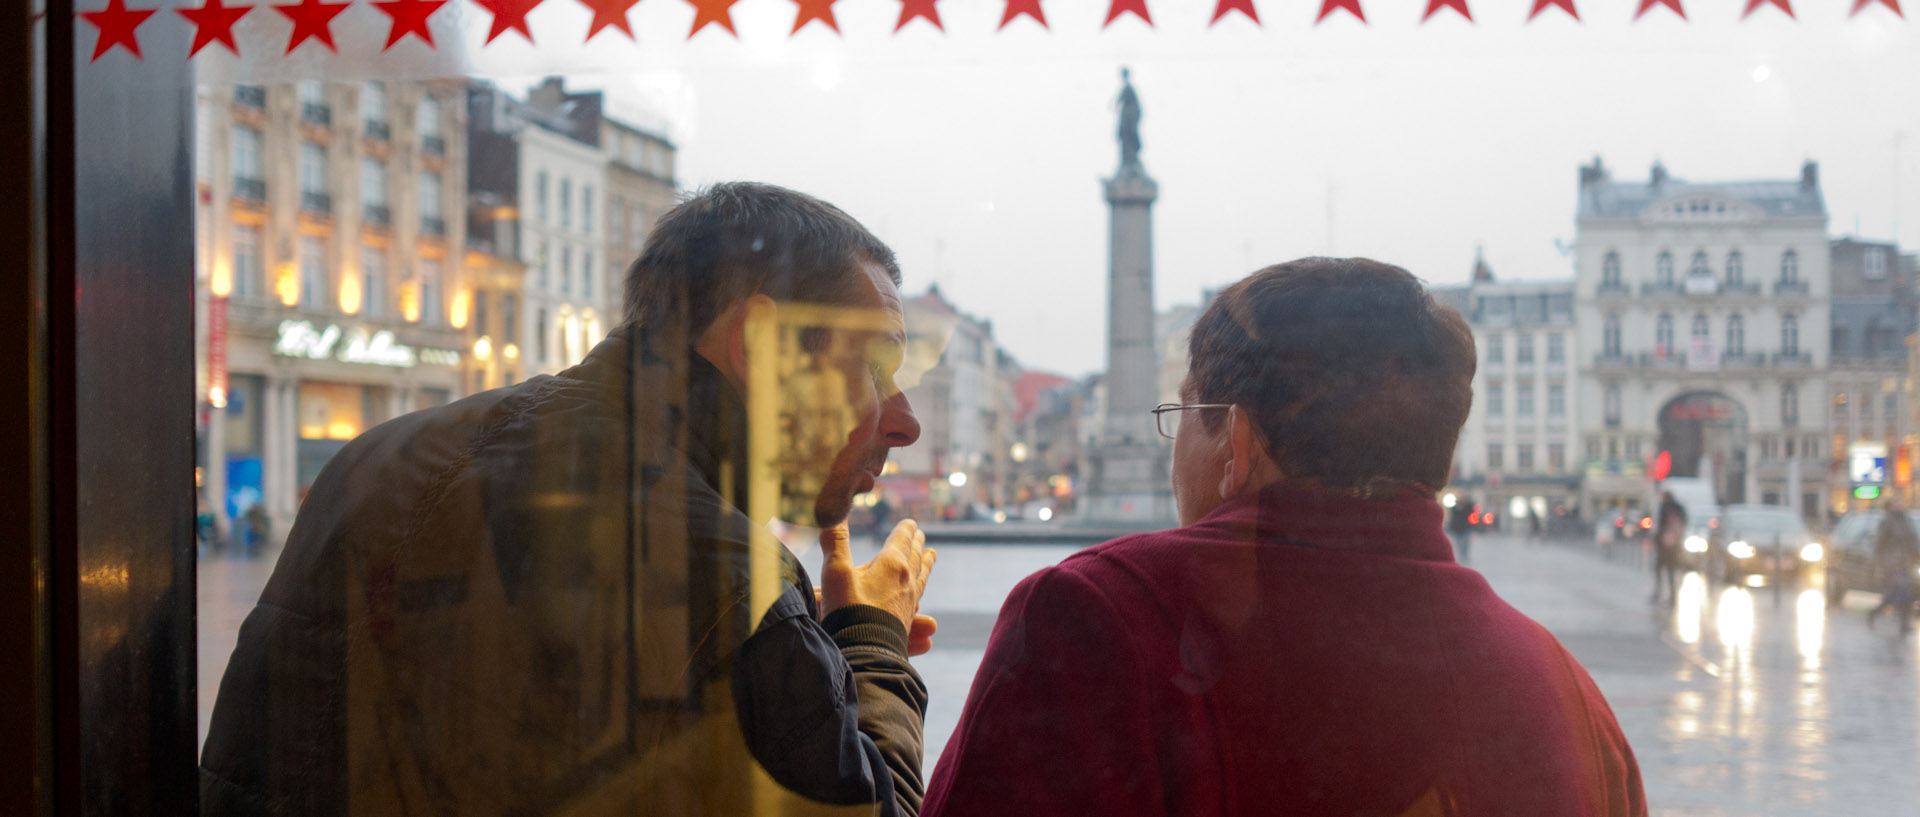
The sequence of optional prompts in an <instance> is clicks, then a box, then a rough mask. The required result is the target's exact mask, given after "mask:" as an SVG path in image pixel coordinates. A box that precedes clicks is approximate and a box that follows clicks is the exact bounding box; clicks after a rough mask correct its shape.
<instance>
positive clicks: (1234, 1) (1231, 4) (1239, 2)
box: [1207, 0, 1260, 28]
mask: <svg viewBox="0 0 1920 817" xmlns="http://www.w3.org/2000/svg"><path fill="white" fill-rule="evenodd" d="M1229 11H1237V12H1240V13H1241V14H1245V15H1247V19H1249V20H1252V21H1253V24H1254V25H1256V26H1257V25H1259V24H1260V15H1259V14H1258V13H1255V12H1254V10H1253V0H1220V4H1219V5H1216V6H1214V7H1213V22H1212V23H1208V24H1207V27H1208V28H1212V27H1213V23H1217V22H1220V18H1222V17H1225V16H1227V12H1229Z"/></svg>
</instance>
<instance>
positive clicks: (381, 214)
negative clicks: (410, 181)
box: [360, 204, 393, 228]
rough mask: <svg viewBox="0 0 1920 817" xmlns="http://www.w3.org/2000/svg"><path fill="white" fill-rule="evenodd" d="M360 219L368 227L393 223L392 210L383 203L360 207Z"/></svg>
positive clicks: (384, 226)
mask: <svg viewBox="0 0 1920 817" xmlns="http://www.w3.org/2000/svg"><path fill="white" fill-rule="evenodd" d="M360 221H361V222H362V223H364V224H366V225H367V226H368V227H380V228H386V227H389V226H392V224H393V211H392V210H389V209H387V206H386V205H384V204H369V205H367V206H365V207H363V208H361V209H360Z"/></svg>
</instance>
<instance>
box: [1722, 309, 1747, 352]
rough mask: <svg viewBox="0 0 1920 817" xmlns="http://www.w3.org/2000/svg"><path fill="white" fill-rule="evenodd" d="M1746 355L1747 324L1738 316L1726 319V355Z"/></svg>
mask: <svg viewBox="0 0 1920 817" xmlns="http://www.w3.org/2000/svg"><path fill="white" fill-rule="evenodd" d="M1746 353H1747V322H1746V319H1744V318H1742V317H1740V316H1739V315H1729V316H1728V317H1727V354H1729V355H1744V354H1746Z"/></svg>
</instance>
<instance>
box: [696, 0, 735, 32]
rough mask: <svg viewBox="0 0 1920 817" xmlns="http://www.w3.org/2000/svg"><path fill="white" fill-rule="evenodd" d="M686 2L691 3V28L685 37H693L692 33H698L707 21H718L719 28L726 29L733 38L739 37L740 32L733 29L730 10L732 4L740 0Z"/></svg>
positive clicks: (697, 0) (705, 25)
mask: <svg viewBox="0 0 1920 817" xmlns="http://www.w3.org/2000/svg"><path fill="white" fill-rule="evenodd" d="M687 2H688V3H692V4H693V30H692V31H689V32H687V39H689V40H691V39H693V35H695V34H699V33H700V29H703V28H706V27H707V24H708V23H718V24H720V27H721V28H724V29H726V30H727V33H728V34H732V35H733V36H734V39H739V38H740V32H738V31H734V30H733V12H732V9H733V4H735V3H738V2H740V0H687Z"/></svg>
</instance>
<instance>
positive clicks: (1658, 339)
mask: <svg viewBox="0 0 1920 817" xmlns="http://www.w3.org/2000/svg"><path fill="white" fill-rule="evenodd" d="M1653 353H1654V355H1655V356H1657V357H1667V356H1669V355H1672V354H1673V316H1672V315H1668V314H1666V313H1664V312H1662V313H1660V320H1659V321H1658V322H1656V323H1655V324H1654V325H1653Z"/></svg>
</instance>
